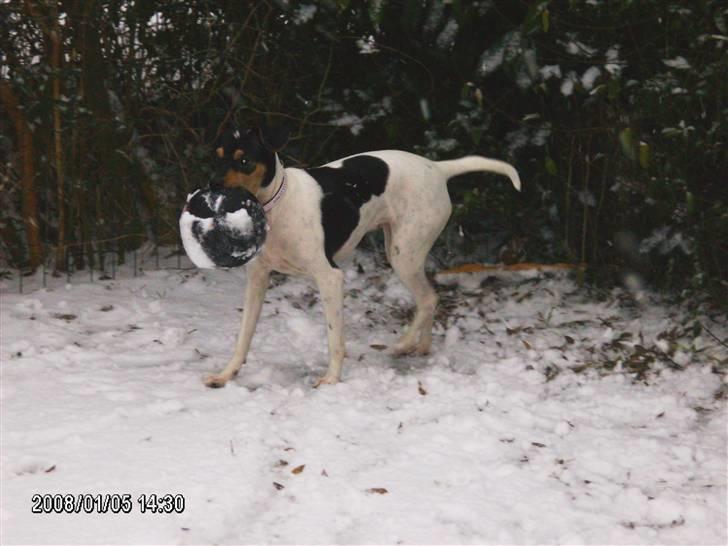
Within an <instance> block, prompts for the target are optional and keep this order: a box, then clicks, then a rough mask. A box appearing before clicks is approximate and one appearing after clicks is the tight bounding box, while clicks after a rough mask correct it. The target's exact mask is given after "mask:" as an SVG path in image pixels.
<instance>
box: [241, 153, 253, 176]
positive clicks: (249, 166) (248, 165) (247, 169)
mask: <svg viewBox="0 0 728 546" xmlns="http://www.w3.org/2000/svg"><path fill="white" fill-rule="evenodd" d="M255 167H256V165H255V162H253V161H251V160H250V159H248V158H247V157H241V158H240V168H241V169H242V171H243V172H244V173H246V174H250V173H252V172H253V171H254V170H255Z"/></svg>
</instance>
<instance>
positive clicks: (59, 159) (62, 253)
mask: <svg viewBox="0 0 728 546" xmlns="http://www.w3.org/2000/svg"><path fill="white" fill-rule="evenodd" d="M51 16H52V17H53V23H52V24H53V28H52V29H51V31H50V41H51V59H50V60H51V69H52V70H53V144H54V159H55V165H56V199H57V201H58V243H57V246H56V267H55V269H56V270H58V271H63V270H65V267H66V195H65V194H66V190H65V178H64V172H63V139H62V134H61V129H62V126H61V104H60V101H61V75H60V71H61V56H62V47H63V44H62V40H61V25H60V24H59V21H58V2H57V1H56V2H53V4H52V8H51Z"/></svg>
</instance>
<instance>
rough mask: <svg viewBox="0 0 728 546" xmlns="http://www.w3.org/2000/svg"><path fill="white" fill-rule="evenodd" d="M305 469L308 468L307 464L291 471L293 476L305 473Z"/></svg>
mask: <svg viewBox="0 0 728 546" xmlns="http://www.w3.org/2000/svg"><path fill="white" fill-rule="evenodd" d="M304 468H306V465H305V464H302V465H301V466H297V467H296V468H294V469H293V470H291V474H300V473H301V472H303V469H304Z"/></svg>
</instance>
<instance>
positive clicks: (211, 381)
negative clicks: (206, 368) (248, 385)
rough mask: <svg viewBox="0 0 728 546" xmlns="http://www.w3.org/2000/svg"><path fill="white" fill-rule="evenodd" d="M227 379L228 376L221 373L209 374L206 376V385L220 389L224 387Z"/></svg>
mask: <svg viewBox="0 0 728 546" xmlns="http://www.w3.org/2000/svg"><path fill="white" fill-rule="evenodd" d="M227 381H228V380H227V378H225V377H223V376H221V375H208V376H207V377H206V378H205V386H206V387H210V388H211V389H219V388H221V387H224V386H225V383H227Z"/></svg>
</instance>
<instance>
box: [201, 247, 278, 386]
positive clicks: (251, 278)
mask: <svg viewBox="0 0 728 546" xmlns="http://www.w3.org/2000/svg"><path fill="white" fill-rule="evenodd" d="M269 279H270V270H269V269H268V268H267V267H265V266H264V265H262V264H261V262H260V260H255V261H253V262H252V263H251V264H250V265H249V266H248V281H247V283H246V285H245V307H244V308H243V320H242V322H241V323H240V332H239V333H238V341H237V343H236V344H235V353H234V354H233V357H232V358H231V359H230V362H228V365H227V366H225V369H224V370H223V371H222V372H220V373H219V374H217V375H210V376H208V377H207V378H206V379H205V385H207V386H208V387H213V388H217V387H224V386H225V383H227V382H228V381H229V380H230V379H231V378H232V377H235V376H236V375H237V373H238V370H240V366H242V365H243V364H244V363H245V359H246V357H247V356H248V350H249V349H250V342H251V340H252V339H253V333H254V332H255V325H256V324H257V323H258V317H259V316H260V309H261V307H263V297H264V296H265V291H266V290H267V289H268V280H269Z"/></svg>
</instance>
